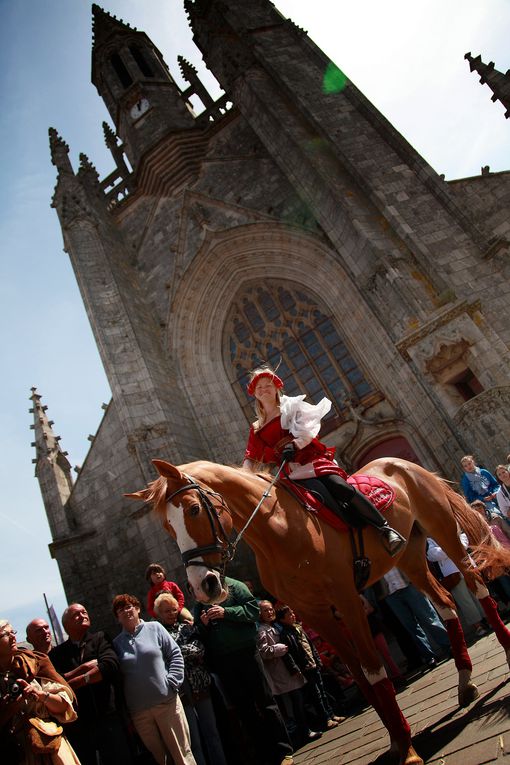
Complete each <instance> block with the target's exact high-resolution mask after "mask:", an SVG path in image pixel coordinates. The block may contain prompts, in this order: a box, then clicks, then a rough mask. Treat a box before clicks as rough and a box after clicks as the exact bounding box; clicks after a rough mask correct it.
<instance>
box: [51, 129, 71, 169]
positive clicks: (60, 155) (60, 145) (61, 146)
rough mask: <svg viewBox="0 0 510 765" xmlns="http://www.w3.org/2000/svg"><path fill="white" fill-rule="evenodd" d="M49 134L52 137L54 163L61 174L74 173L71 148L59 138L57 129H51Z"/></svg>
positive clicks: (52, 159) (52, 158)
mask: <svg viewBox="0 0 510 765" xmlns="http://www.w3.org/2000/svg"><path fill="white" fill-rule="evenodd" d="M48 134H49V137H50V152H51V161H52V163H53V164H54V165H55V167H56V168H57V170H59V171H60V172H63V173H72V172H73V166H72V165H71V160H70V159H69V146H68V145H67V143H66V142H65V141H64V139H63V138H61V137H60V136H59V134H58V133H57V131H56V130H55V128H53V127H50V128H49V130H48Z"/></svg>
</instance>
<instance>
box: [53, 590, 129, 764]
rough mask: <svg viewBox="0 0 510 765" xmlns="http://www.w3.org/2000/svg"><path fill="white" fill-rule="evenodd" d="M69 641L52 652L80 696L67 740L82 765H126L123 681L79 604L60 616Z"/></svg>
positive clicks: (107, 647) (114, 658) (106, 640)
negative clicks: (120, 708)
mask: <svg viewBox="0 0 510 765" xmlns="http://www.w3.org/2000/svg"><path fill="white" fill-rule="evenodd" d="M62 624H63V626H64V629H65V630H66V632H67V634H68V635H69V638H68V640H66V641H65V642H64V643H61V644H60V645H58V646H57V647H56V648H53V650H52V651H50V654H49V656H50V659H51V661H52V662H53V664H54V666H55V668H56V669H57V672H60V674H61V675H63V676H64V677H65V679H66V680H67V682H68V683H69V685H70V686H71V688H72V689H73V690H74V692H75V693H76V698H77V700H78V720H76V722H73V723H71V724H70V725H69V726H66V735H67V737H68V739H69V742H70V743H71V745H72V747H73V748H74V749H75V751H76V754H77V755H78V758H79V760H80V762H81V765H97V755H96V753H98V754H99V758H100V762H101V765H117V763H118V765H120V764H121V763H122V765H124V764H125V763H127V764H129V763H131V754H130V752H129V747H128V743H127V739H126V734H125V730H124V726H123V724H122V720H121V717H120V715H119V714H118V712H117V710H116V706H115V701H116V689H117V690H118V685H119V681H120V669H119V661H118V659H117V655H116V653H115V651H114V649H113V646H112V644H111V642H110V640H109V638H108V637H107V636H106V635H105V634H104V632H91V631H90V618H89V615H88V613H87V610H86V608H85V607H84V606H82V605H80V603H73V604H72V605H70V606H68V608H66V610H65V611H64V613H63V615H62Z"/></svg>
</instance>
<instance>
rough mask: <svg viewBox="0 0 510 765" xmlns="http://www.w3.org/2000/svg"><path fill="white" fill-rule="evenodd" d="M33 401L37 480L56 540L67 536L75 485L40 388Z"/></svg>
mask: <svg viewBox="0 0 510 765" xmlns="http://www.w3.org/2000/svg"><path fill="white" fill-rule="evenodd" d="M30 400H31V401H32V407H31V408H30V409H29V412H30V413H31V414H33V415H34V422H33V424H32V425H31V426H30V428H31V429H32V430H33V431H34V436H35V440H34V441H32V446H33V447H35V454H36V456H35V458H34V459H33V460H32V462H33V463H34V464H35V476H36V478H37V480H38V481H39V486H40V489H41V494H42V497H43V501H44V507H45V509H46V514H47V516H48V522H49V524H50V529H51V533H52V536H53V539H56V538H58V537H61V536H64V535H65V534H66V533H67V530H68V529H67V521H66V517H65V511H64V506H65V504H66V502H67V500H68V499H69V496H70V494H71V490H72V487H73V482H72V478H71V465H70V463H69V460H68V459H67V452H64V451H62V449H61V448H60V444H59V441H60V436H56V435H55V434H54V432H53V428H52V425H53V421H52V420H49V419H48V416H47V414H46V410H47V407H46V406H43V405H42V404H41V396H40V394H39V393H37V388H32V389H31V395H30Z"/></svg>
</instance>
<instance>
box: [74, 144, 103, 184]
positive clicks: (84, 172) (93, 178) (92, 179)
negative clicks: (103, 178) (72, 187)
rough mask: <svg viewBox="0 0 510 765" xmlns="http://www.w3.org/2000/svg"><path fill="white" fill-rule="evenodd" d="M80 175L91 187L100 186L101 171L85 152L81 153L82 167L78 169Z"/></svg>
mask: <svg viewBox="0 0 510 765" xmlns="http://www.w3.org/2000/svg"><path fill="white" fill-rule="evenodd" d="M78 177H79V178H80V179H81V180H82V181H83V182H84V183H85V185H86V186H88V187H89V188H93V189H95V190H97V189H98V188H99V173H98V172H97V170H96V168H95V167H94V165H93V164H92V162H91V161H90V159H89V158H88V157H87V155H86V154H83V153H82V154H80V169H79V170H78Z"/></svg>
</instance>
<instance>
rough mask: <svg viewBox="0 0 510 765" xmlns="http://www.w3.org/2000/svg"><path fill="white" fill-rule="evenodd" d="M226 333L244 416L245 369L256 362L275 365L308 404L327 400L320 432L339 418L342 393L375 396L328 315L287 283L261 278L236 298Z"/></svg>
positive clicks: (249, 413)
mask: <svg viewBox="0 0 510 765" xmlns="http://www.w3.org/2000/svg"><path fill="white" fill-rule="evenodd" d="M226 333H227V337H228V351H229V358H228V362H229V363H230V365H231V367H232V369H233V373H234V378H235V379H234V382H233V388H234V390H235V393H236V395H237V397H238V400H239V402H240V404H241V406H242V407H243V410H244V411H245V413H246V417H247V419H248V420H252V419H253V401H252V399H251V398H250V397H248V395H247V393H246V385H247V380H248V373H249V371H250V370H251V369H253V368H254V367H256V366H259V365H260V364H261V363H262V362H267V363H269V364H271V365H272V366H273V367H276V366H278V365H279V366H278V374H279V376H280V377H282V378H283V379H284V381H285V393H287V394H288V395H289V396H295V395H299V394H302V393H305V394H306V395H307V397H308V399H309V400H310V401H313V402H314V403H316V402H318V401H319V400H320V399H321V398H322V397H323V396H327V397H328V398H329V399H331V401H332V403H333V406H332V410H331V412H330V414H329V415H328V417H327V418H326V420H325V421H324V424H323V428H322V431H321V432H322V433H323V434H324V433H325V432H328V431H329V430H331V429H333V428H334V427H336V426H337V425H338V424H339V423H340V422H341V421H342V420H344V419H345V415H346V398H347V397H348V398H350V400H351V401H352V402H353V403H354V404H357V403H359V402H365V401H366V402H367V403H368V400H369V399H371V398H375V397H377V398H379V396H378V394H377V392H376V391H375V389H374V388H373V386H372V385H371V384H370V382H369V381H368V380H367V379H366V378H365V376H364V375H363V372H362V371H361V369H360V368H359V367H358V365H357V364H356V362H355V360H354V359H353V357H352V355H351V353H350V351H349V349H348V347H347V346H346V344H345V342H344V341H343V339H342V337H341V335H340V334H339V332H338V330H337V327H336V325H335V321H334V319H333V318H332V317H331V316H328V315H327V314H326V313H325V312H324V311H322V310H321V308H320V307H319V306H318V305H317V303H316V302H315V300H314V299H313V298H312V296H311V295H309V294H308V293H305V292H304V291H303V289H301V288H299V287H297V286H294V285H290V284H289V283H288V282H285V283H283V282H277V281H274V280H271V281H269V280H268V281H262V282H259V283H258V284H257V286H252V287H249V288H247V289H246V290H245V291H244V292H243V293H242V294H241V295H239V296H238V297H236V299H235V300H234V302H233V304H232V307H231V309H230V313H229V317H228V319H227V324H226ZM225 361H226V362H227V359H225ZM227 366H228V365H227Z"/></svg>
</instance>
